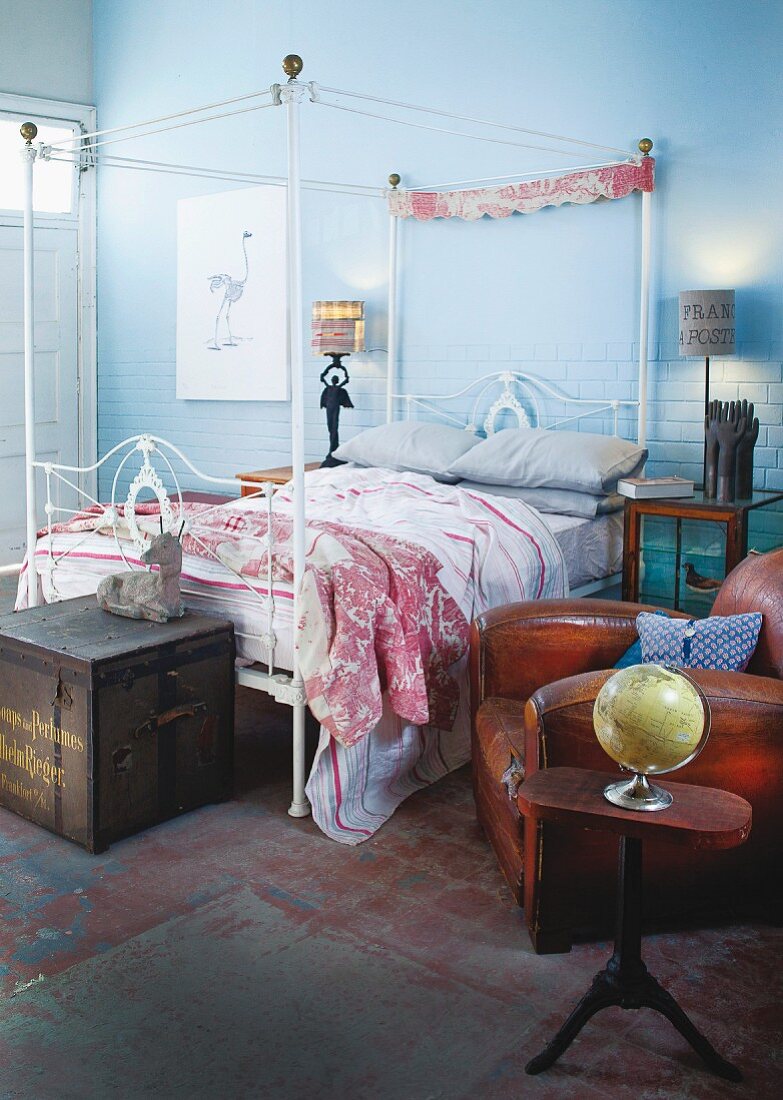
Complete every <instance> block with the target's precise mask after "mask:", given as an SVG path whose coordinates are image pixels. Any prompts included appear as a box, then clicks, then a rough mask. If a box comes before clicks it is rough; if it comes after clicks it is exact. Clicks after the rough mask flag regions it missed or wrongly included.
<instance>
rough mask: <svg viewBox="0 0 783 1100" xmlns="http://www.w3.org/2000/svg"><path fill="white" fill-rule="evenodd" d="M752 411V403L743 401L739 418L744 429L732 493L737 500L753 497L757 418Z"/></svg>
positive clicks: (738, 449) (738, 451)
mask: <svg viewBox="0 0 783 1100" xmlns="http://www.w3.org/2000/svg"><path fill="white" fill-rule="evenodd" d="M753 411H754V410H753V402H752V401H751V402H750V403H748V402H747V401H743V402H742V404H741V405H740V417H741V418H743V419H744V420H745V423H746V429H745V434H744V435H743V437H742V439H741V440H740V441H739V443H738V444H737V458H736V482H735V485H734V492H735V493H736V495H737V499H738V500H747V499H748V497H752V496H753V448H754V447H755V446H756V440H757V439H758V437H759V418H758V417H757V416H756V417H754V415H753Z"/></svg>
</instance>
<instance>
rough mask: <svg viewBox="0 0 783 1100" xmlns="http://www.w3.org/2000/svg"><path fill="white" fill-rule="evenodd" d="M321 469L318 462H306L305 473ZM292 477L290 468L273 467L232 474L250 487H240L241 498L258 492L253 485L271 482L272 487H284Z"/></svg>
mask: <svg viewBox="0 0 783 1100" xmlns="http://www.w3.org/2000/svg"><path fill="white" fill-rule="evenodd" d="M320 468H321V463H320V462H306V463H305V473H308V472H309V471H310V470H319V469H320ZM293 476H294V471H293V467H292V466H273V467H272V468H271V469H269V470H250V471H249V472H248V473H246V474H234V477H235V478H236V479H237V480H238V481H242V482H246V481H249V482H250V483H251V484H250V485H245V484H243V485H242V496H243V497H249V496H253V495H254V494H255V493H257V492H258V489H254V488H253V486H254V485H258V486H259V488H260V486H262V485H263V484H264V483H266V482H271V483H272V484H273V485H285V484H286V482H288V481H290V480H291V478H292V477H293Z"/></svg>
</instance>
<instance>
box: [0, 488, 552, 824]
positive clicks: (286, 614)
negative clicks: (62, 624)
mask: <svg viewBox="0 0 783 1100" xmlns="http://www.w3.org/2000/svg"><path fill="white" fill-rule="evenodd" d="M306 491H307V516H308V521H309V522H312V523H313V524H314V526H317V525H318V524H330V523H334V522H335V521H339V525H340V526H341V527H346V528H354V529H359V531H362V532H366V533H372V532H377V533H378V539H377V540H376V542H377V543H378V544H382V543H383V541H384V539H386V541H388V542H391V541H394V540H398V541H399V542H400V543H401V544H403V545H404V544H406V543H407V544H413V546H414V547H420V548H421V549H422V550H423V551H426V552H427V555H428V556H429V555H433V556H434V557H435V558H436V559H437V562H439V563H440V571H439V573H438V576H437V581H438V582H439V585H440V586H442V588H443V589H444V590H445V593H446V594H447V595H448V597H450V599H451V600H453V601H454V602H455V603H456V605H457V607H458V608H459V609H460V611H461V613H462V615H464V617H465V620H466V621H468V622H469V621H470V620H471V619H473V618H474V617H475V615H477V614H478V613H480V612H481V611H483V610H486V609H487V608H489V607H493V606H497V605H498V604H502V603H507V602H510V601H513V600H519V599H535V598H545V597H559V596H563V595H565V594H567V587H568V581H567V576H566V570H565V565H564V561H563V556H562V552H561V550H560V547H559V545H558V543H557V541H556V540H555V538H554V536H553V534H552V533H551V531H550V528H549V527H548V525H547V524H546V522H545V521H544V520H543V519H542V518H541V517H540V515H539V514H538V513H537V512H536V511H535V510H534V509H532V508H530V507H529V506H528V505H526V504H524V503H522V502H521V501H516V500H513V499H509V498H503V499H501V498H498V497H495V496H489V495H485V494H482V493H478V492H475V491H470V492H467V491H465V490H462V489H460V488H459V487H457V486H447V485H440V484H438V483H436V482H434V481H433V480H432V479H431V478H429V477H426V476H424V475H419V474H410V473H405V474H400V473H394V472H392V471H389V470H384V469H378V468H371V469H357V468H350V469H345V468H336V469H331V470H318V471H314V472H313V473H310V474H308V476H307V481H306ZM262 507H263V506H262V505H261V504H260V503H259V502H257V501H255V500H252V499H247V498H245V499H244V500H242V501H231V502H229V503H227V504H226V505H224V506H222V508H221V509H220V510H219V511H220V512H221V513H222V512H223V510H225V511H226V515H225V519H226V521H227V524H226V526H227V528H231V527H232V526H236V519H235V517H237V516H239V517H240V519H241V517H242V515H243V513H245V512H253V511H257V510H259V509H260V508H262ZM274 507H275V513H276V515H279V516H280V518H281V520H282V519H283V517H287V516H290V515H291V512H292V499H291V493H290V489H289V488H284V489H282V490H281V491H280V492H278V493H277V494H276V495H275V498H274ZM193 508H194V513H193V515H192V520H191V522H192V523H193V524H194V528H193V530H194V533H198V531H199V527H198V523H199V520H198V513H197V511H196V509H198V506H193ZM216 518H217V517H216V516H215V513H214V512H213V513H211V515H210V519H209V529H210V531H211V532H214V528H215V522H216ZM247 518H248V520H250V519H251V517H250V516H248V517H247ZM252 518H255V517H252ZM285 526H287V525H286V524H285V523H283V524H282V525H281V527H285ZM389 535H392V536H394V539H393V540H389V539H388V536H389ZM309 538H310V541H317V540H314V535H313V534H312V532H311V534H310V536H309ZM189 541H190V540H186V542H185V551H186V553H185V555H184V558H183V591H184V593H185V600H186V603H187V605H188V606H189V607H193V608H200V609H206V610H209V611H211V612H212V613H218V614H223V615H226V616H227V617H230V618H231V619H233V620H234V622H235V625H236V628H237V644H238V652H239V655H240V657H241V658H244V659H245V660H266V659H267V658H268V654H267V653H266V652H265V651H264V648H263V645H262V643H261V641H260V639H261V636H262V635H263V634H264V633H265V632H266V631H267V629H268V619H267V613H266V610H265V607H264V603H263V599H264V598H265V597H266V595H267V586H266V583H265V580H264V579H263V575H264V571H263V570H262V571H261V572H262V577H258V576H250V577H248V576H245V578H244V581H241V580H239V579H238V578H236V577H235V576H233V575H232V574H231V573H230V572H228V571H227V570H226V569H225V568H224V567H223V566H222V565H221V564H220V563H219V562H216V561H214V560H212V559H210V558H208V557H204V556H203V555H201V554H191V553H188V552H187V550H188V542H189ZM124 549H125V553H126V556H127V557H128V559H129V560H132V558H131V555H130V554H129V552H128V550H127V549H126V548H124ZM281 549H286V548H281ZM48 553H49V552H48V545H47V540H45V539H39V542H38V546H37V548H36V570H37V572H38V573H39V576H40V578H41V585H42V589H43V595H44V598H45V599H47V600H52V599H58V598H59V599H65V598H70V597H73V596H77V595H84V594H86V593H89V592H94V591H95V589H96V587H97V584H98V581H99V580H100V579H101V577H102V576H105V575H106V574H108V573H111V572H115V571H117V570H118V569H120V568H121V567H122V562H121V557H120V554H119V550H118V549H117V546H116V544H115V542H114V539H113V538H112V537H110V536H107V535H102V534H97V533H94V532H93V533H89V532H88V533H85V532H83V531H82V532H73V533H68V532H59V533H57V534H56V535H55V536H54V553H55V557H57V558H58V559H59V560H58V562H57V565H56V568H55V570H54V572H53V575H52V576H51V577H50V576H49V575H48V574H47V571H46V568H45V567H46V563H47V560H48ZM60 555H63V556H62V557H61V558H60V557H59V556H60ZM389 568H390V569H393V568H394V564H393V557H392V558H390V559H389ZM248 582H249V584H250V587H248ZM25 588H26V574H25V573H24V572H23V575H22V577H21V578H20V589H19V599H18V601H17V607H20V606H23V605H24V599H25ZM251 589H252V591H251ZM273 594H274V597H275V600H274V606H275V614H274V621H273V628H274V632H275V634H276V637H277V642H278V644H277V649H276V653H275V664H276V666H277V667H278V668H290V667H291V657H292V606H293V598H292V597H293V593H292V590H291V585H290V584H289V583H287V582H286V580H285V578H284V577H281V579H279V580H278V579H277V578H276V579H275V581H274V583H273ZM259 597H261V599H259ZM466 666H467V657H466V655H463V656H462V657H460V659H459V660H458V661H457V662H456V664H455V665H453V666H452V668H451V670H450V671H451V674H452V676H453V677H455V679H456V680H457V682H458V684H459V699H458V705H457V712H456V720H455V721H454V724H453V727H452V728H451V729H450V730H444V729H438V728H436V727H434V726H429V725H417V724H415V723H414V722H411V721H408V720H406V719H405V718H402V717H400V716H399V715H398V714H396V713H395V712H394V709H393V707H392V706H391V704H390V702H389V692H388V691H387V692H386V693H384V697H383V700H382V707H381V713H380V719H379V721H378V722H377V724H376V725H375V726H374V728H373V729H372V731H371V732H370V734H369V735H368V736H365V737H363V738H361V739H360V740H358V741H356V742H355V743H350V741H351V739H350V738H341V739H340V740H338V739H336V738H335V737H333V736H332V735H331V734H330V732H329V729H328V728H327V725H326V724H322V726H321V736H320V740H319V745H318V749H317V752H316V756H315V760H314V763H313V767H312V769H311V772H310V777H309V781H308V784H307V793H308V797H309V798H310V801H311V804H312V807H313V817H314V819H315V820H316V822H317V823H318V825H319V826H320V828H321V829H322V830H323V831H324V832H325V833H326V834H327V835H328V836H330V837H332V838H333V839H335V840H338V841H340V842H342V843H346V844H358V843H361V841H363V840H366V839H367V838H368V837H370V836H372V834H373V833H374V832H375V831H376V830H377V829H378V828H379V827H380V826H381V825H382V824H383V822H384V821H386V820H387V819H388V818H389V817H390V816H391V814H392V813H393V812H394V810H395V808H396V807H397V806H398V805H399V803H400V802H401V801H403V799H405V798H406V797H407V796H408V795H409V794H411V793H412V792H413V791H415V790H418V789H420V788H421V787H423V786H426V785H428V784H429V783H432V782H435V781H436V780H437V779H440V778H441V777H442V776H443V775H445V774H446V773H447V772H448V771H451V770H452V769H453V768H455V767H459V766H460V765H461V764H463V763H464V762H465V761H466V760H467V759H468V756H469V751H470V750H469V706H468V698H467V696H468V690H467V674H466ZM391 686H392V687H393V686H394V685H391ZM392 695H394V692H393V691H392Z"/></svg>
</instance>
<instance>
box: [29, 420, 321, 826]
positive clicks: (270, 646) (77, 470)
mask: <svg viewBox="0 0 783 1100" xmlns="http://www.w3.org/2000/svg"><path fill="white" fill-rule="evenodd" d="M118 456H119V461H118V462H117V466H116V469H115V472H114V476H113V478H112V488H111V499H110V501H109V503H108V504H105V503H101V502H100V501H99V500H97V499H96V498H95V497H93V496H91V495H90V494H89V493H87V492H85V491H84V489H83V488H82V487H81V486H80V485H79V480H80V477H81V476H82V475H85V474H91V473H94V472H96V471H98V470H100V469H101V468H102V467H104V466H106V464H107V463H110V462H111V461H112V460H116V459H117V457H118ZM170 456H171V457H170ZM172 457H174V458H176V459H177V460H179V462H180V463H182V464H183V465H184V467H185V468H186V469H187V470H188V471H190V472H191V473H192V474H193V475H195V477H196V478H198V481H199V482H200V483H203V484H204V485H205V486H209V487H211V486H215V487H216V488H217V487H221V488H231V489H232V490H233V491H236V489H237V484H238V483H237V479H236V478H235V477H213V476H212V475H210V474H205V473H204V472H203V471H202V470H199V469H198V467H196V466H195V465H194V464H193V463H192V462H191V461H190V459H188V458H187V457H186V456H185V455H184V454H183V453H182V451H180V450H179V448H178V447H176V446H174V444H172V443H170V442H169V441H168V440H165V439H161V438H159V437H158V436H155V435H150V434H146V433H145V434H143V435H135V436H131V437H129V438H128V439H124V440H123V441H122V442H121V443H118V444H117V445H116V446H115V447H113V448H112V449H111V450H110V451H108V452H107V454H105V455H104V456H103V457H102V458H101V459H100V460H99V461H98V462H96V463H94V464H93V465H92V466H87V467H79V466H67V465H63V464H58V463H55V462H35V463H34V464H33V465H34V466H36V467H37V468H38V469H40V470H42V471H43V474H44V477H45V480H46V504H45V509H44V510H45V513H46V529H45V533H44V536H43V541H44V543H45V546H46V560H45V562H44V565H43V569H42V573H43V575H44V577H45V587H46V589H47V595H48V598H49V602H54V601H55V600H57V599H58V598H62V596H61V594H60V593H59V592H58V588H57V571H58V567H60V566H61V564H62V563H63V561H64V559H66V558H67V557H68V555H69V554H72V553H73V552H74V551H75V550H77V549H78V548H79V547H80V546H82V545H83V544H84V543H85V542H86V541H87V540H88V539H89V538H90V537H92V536H93V535H94V534H95V532H96V531H100V530H103V531H105V532H106V533H108V532H111V535H112V536H113V538H114V543H115V545H116V548H117V552H118V554H119V556H120V558H121V560H122V562H123V563H124V565H125V568H126V569H129V570H130V569H143V568H145V566H143V565H142V564H141V562H140V561H139V560H138V559H139V556H140V554H141V553H142V551H143V550H144V549H145V547H146V545H147V538H146V534H145V531H144V530H143V520H141V513H140V512H139V510H138V505H140V504H141V503H142V502H141V501H140V499H139V498H140V495H141V494H142V493H144V492H147V493H151V494H152V496H153V497H154V498H155V500H157V502H158V505H159V508H160V520H159V523H160V526H161V527H162V529H163V530H164V531H172V532H174V533H179V532H180V531H181V533H182V535H183V536H184V535H189V536H190V538H191V539H193V540H194V541H195V542H196V543H197V544H198V546H199V547H200V548H201V550H202V551H203V552H204V553H205V554H206V555H207V556H208V557H209V558H210V559H212V560H213V561H216V562H218V563H219V564H220V565H221V567H222V568H223V569H225V570H226V571H227V572H228V573H229V574H231V576H232V577H233V578H234V579H235V580H236V581H238V582H239V583H241V584H242V585H243V586H244V587H245V588H246V589H247V591H248V592H249V593H250V594H251V596H252V597H253V598H254V599H257V600H259V601H260V603H261V604H262V605H263V607H264V612H265V624H266V629H265V630H264V631H263V632H261V633H258V634H248V633H246V632H242V631H236V633H237V634H238V636H239V637H244V638H246V639H249V640H252V641H253V642H256V643H257V644H259V645H260V646H261V647H262V648H263V650H264V651H265V653H266V659H265V660H264V661H263V663H258V664H253V665H250V666H248V667H244V668H237V670H236V678H237V683H239V684H241V685H243V686H245V687H251V688H254V689H256V690H261V691H266V692H267V693H268V694H269V695H271V696H273V697H274V698H275V699H276V700H277V701H278V702H281V703H285V704H287V705H288V706H291V707H293V708H294V739H295V748H294V751H295V755H296V754H297V753H300V752H301V753H302V754H303V744H304V707H305V705H306V698H305V693H304V687H303V685H302V682H301V679H296V678H294V677H293V676H291V675H288V674H286V673H283V672H276V671H275V650H276V647H277V642H278V639H277V637H276V635H275V629H274V617H275V597H274V586H273V575H274V562H275V550H276V547H275V537H274V525H273V523H272V514H273V498H274V494H275V492H276V491H277V490H278V489H279V488H280V487H279V486H276V485H273V484H272V483H271V482H270V483H265V484H263V485H261V486H260V487H259V486H258V484H252V485H251V483H249V482H248V483H242V482H240V483H239V484H247V486H248V487H249V488H250V489H251V490H252V491H251V492H250V493H249V494H246V495H245V496H244V497H243V498H242V499H243V503H244V502H246V501H248V500H249V499H251V498H252V497H257V498H262V499H263V500H264V501H265V508H266V517H267V534H266V536H265V543H266V546H265V549H266V578H265V579H266V585H265V587H266V594H264V593H263V592H259V591H258V589H257V588H256V587H254V585H253V584H252V583H251V582H250V580H249V579H248V578H247V577H246V576H245V575H244V574H243V573H241V572H240V571H239V569H235V568H233V567H232V566H231V565H230V564H229V563H228V562H227V561H225V560H224V559H223V558H221V557H218V555H217V554H216V553H215V552H214V551H213V550H212V548H211V547H210V546H208V545H207V543H205V542H204V541H203V539H201V538H200V537H199V536H198V534H197V533H196V531H195V530H194V529H193V525H192V523H191V522H190V519H189V517H188V515H187V512H186V510H185V509H184V507H183V493H182V489H181V486H180V479H179V477H178V476H177V472H176V469H175V465H174V463H173V462H172ZM153 460H154V461H153ZM156 463H157V468H156ZM134 469H135V472H134ZM123 474H125V475H126V476H125V477H123ZM131 474H132V476H130V475H131ZM127 478H129V481H126V479H127ZM58 482H59V483H61V484H62V485H65V486H67V487H68V488H69V489H71V490H72V491H74V492H75V493H76V494H77V495H78V497H79V498H80V500H81V501H82V502H83V505H82V507H81V508H79V507H76V508H67V507H64V506H62V505H60V504H58V503H55V499H54V493H53V489H54V487H55V486H56V484H57V483H58ZM165 482H168V483H169V486H170V490H167V488H166V484H165ZM126 483H127V489H124V488H123V486H125V485H126ZM222 505H223V502H220V503H218V504H214V505H208V506H207V507H206V508H201V509H200V511H199V518H200V519H203V518H204V516H205V515H207V514H208V513H209V512H211V511H212V509H213V508H219V507H222ZM82 515H83V516H84V517H85V520H86V521H87V522H90V521H91V520H93V519H94V520H95V522H90V526H89V529H88V530H85V532H84V535H83V537H81V538H79V539H77V541H75V542H74V543H72V544H71V545H70V546H69V547H68V548H67V549H65V550H59V551H57V550H56V549H55V535H56V533H57V531H56V527H57V524H58V523H60V522H63V521H67V520H73V519H75V518H77V517H79V516H82ZM156 521H157V515H156ZM40 542H41V540H40V539H39V542H38V546H39V547H40ZM39 552H40V551H39ZM28 568H36V566H35V563H34V562H28ZM182 592H183V594H184V595H185V596H187V595H197V596H198V597H199V599H202V600H203V599H217V598H218V597H215V596H214V595H212V594H211V593H209V592H207V591H202V590H198V591H196V590H195V589H192V588H188V587H187V586H186V585H183V586H182ZM292 629H295V624H292ZM290 812H291V813H292V814H293V815H294V816H304V815H305V814H307V813H308V812H309V806H308V803H307V801H306V799H305V796H304V791H303V789H296V787H295V790H294V798H293V802H292V805H291V811H290Z"/></svg>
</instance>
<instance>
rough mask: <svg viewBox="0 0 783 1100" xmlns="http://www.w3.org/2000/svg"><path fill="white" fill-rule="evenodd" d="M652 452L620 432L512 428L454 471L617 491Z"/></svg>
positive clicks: (495, 480)
mask: <svg viewBox="0 0 783 1100" xmlns="http://www.w3.org/2000/svg"><path fill="white" fill-rule="evenodd" d="M646 458H647V451H646V450H645V449H644V448H643V447H639V446H638V444H636V443H629V442H628V440H626V439H619V438H618V437H617V436H614V435H594V434H592V433H591V432H567V431H556V430H552V431H547V430H546V429H545V428H507V429H505V430H504V431H500V432H497V434H495V435H491V436H490V437H489V438H488V439H484V440H482V442H481V443H479V444H478V445H477V446H476V447H473V448H472V449H471V450H470V451H469V452H468V453H467V454H465V455H463V456H462V457H461V458H459V459H457V460H456V461H455V462H454V463H453V464H452V465H451V466H450V467H449V471H448V472H449V473H450V474H452V475H453V476H454V477H459V478H465V479H466V480H468V481H483V482H486V483H487V484H490V485H518V486H525V487H526V488H529V489H538V488H547V489H574V490H576V491H577V492H579V493H593V494H595V495H597V496H600V495H601V494H603V493H613V492H614V491H615V489H616V488H617V479H618V478H620V477H629V476H632V475H633V474H634V473H635V472H636V471H637V470H639V469H640V468H641V466H642V465H643V464H644V462H645V460H646Z"/></svg>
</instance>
